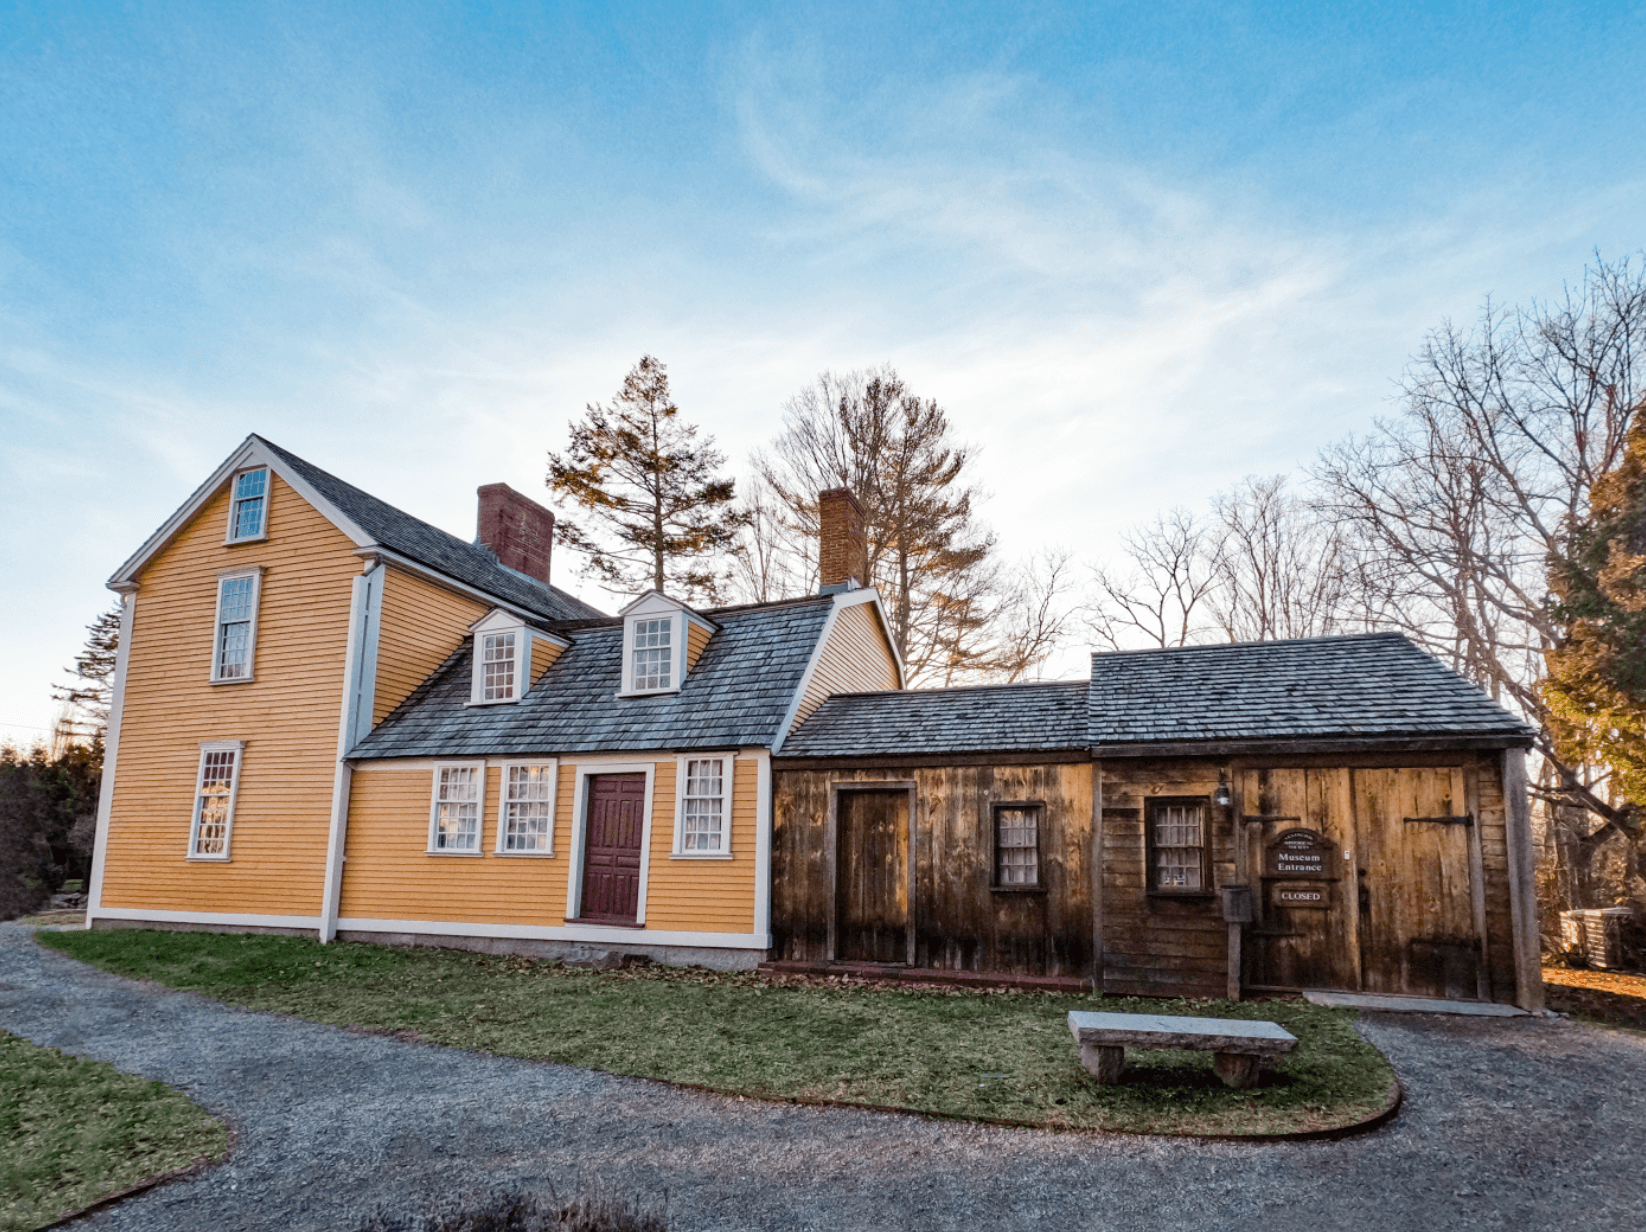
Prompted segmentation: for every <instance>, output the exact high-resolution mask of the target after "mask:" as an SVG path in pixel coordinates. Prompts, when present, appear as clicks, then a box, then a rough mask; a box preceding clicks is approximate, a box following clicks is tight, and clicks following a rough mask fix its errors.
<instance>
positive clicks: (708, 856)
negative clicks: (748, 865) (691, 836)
mask: <svg viewBox="0 0 1646 1232" xmlns="http://www.w3.org/2000/svg"><path fill="white" fill-rule="evenodd" d="M736 858H737V856H736V855H735V854H734V853H732V852H730V851H671V852H670V853H669V859H671V860H735V859H736Z"/></svg>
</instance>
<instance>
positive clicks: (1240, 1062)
mask: <svg viewBox="0 0 1646 1232" xmlns="http://www.w3.org/2000/svg"><path fill="white" fill-rule="evenodd" d="M1262 1066H1263V1058H1261V1057H1254V1056H1252V1055H1250V1054H1249V1053H1244V1052H1219V1053H1214V1054H1213V1056H1212V1068H1213V1069H1215V1070H1216V1071H1217V1076H1218V1077H1219V1078H1221V1079H1223V1081H1224V1082H1226V1083H1228V1084H1229V1085H1230V1086H1231V1087H1234V1088H1235V1089H1236V1090H1243V1089H1245V1088H1246V1087H1251V1086H1256V1085H1257V1075H1258V1071H1259V1070H1260V1069H1261V1068H1262Z"/></svg>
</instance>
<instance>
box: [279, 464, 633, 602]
mask: <svg viewBox="0 0 1646 1232" xmlns="http://www.w3.org/2000/svg"><path fill="white" fill-rule="evenodd" d="M257 439H258V440H260V441H262V442H263V444H264V445H266V446H267V447H268V449H269V451H270V452H272V453H274V454H276V455H278V456H279V457H280V458H281V460H283V461H284V462H285V463H286V464H287V465H288V466H290V467H291V468H292V469H293V470H294V471H296V472H297V473H298V474H299V475H301V476H302V477H303V478H304V479H305V480H307V481H308V482H309V483H310V484H311V485H312V486H313V487H314V489H315V491H317V492H319V493H320V495H322V496H324V497H325V498H326V499H327V500H329V501H330V502H331V503H332V504H334V505H336V506H337V508H338V509H339V510H340V511H341V512H342V513H343V515H344V516H345V517H347V518H349V519H350V520H351V521H353V522H354V524H355V525H356V526H358V527H360V529H361V530H363V531H365V532H366V533H367V534H368V535H370V536H371V537H372V538H373V539H375V540H376V541H377V542H378V543H380V544H382V545H383V546H384V547H386V548H388V549H389V550H390V551H393V552H399V553H400V554H401V555H402V556H408V557H410V558H411V559H412V560H415V561H417V562H418V563H419V564H422V565H427V566H428V567H429V568H431V569H436V570H438V571H439V572H441V573H444V574H445V575H446V576H448V577H452V578H456V579H457V580H458V581H460V582H467V583H468V584H469V585H470V586H474V587H478V588H479V589H480V590H483V591H485V592H486V593H487V594H489V595H495V596H496V597H497V598H499V599H502V600H505V601H507V602H509V603H515V604H518V605H519V606H521V607H523V608H525V609H526V610H527V611H529V612H535V613H537V614H538V615H539V616H543V617H546V618H547V619H549V620H586V619H590V618H595V617H603V616H605V615H606V613H605V612H602V611H601V610H600V609H599V608H594V607H590V606H589V605H588V604H587V603H584V602H583V601H582V600H581V599H578V598H575V597H574V596H572V595H569V594H567V593H566V592H565V591H563V590H561V589H560V588H559V587H558V586H550V585H548V584H547V583H544V582H539V581H538V580H537V579H536V578H533V577H527V576H526V575H525V574H524V573H520V572H517V571H516V570H514V569H509V568H506V567H505V566H503V565H501V564H499V563H498V560H497V557H496V556H495V555H493V553H492V551H491V550H490V549H489V548H486V547H482V546H481V545H480V544H478V543H465V542H464V541H463V540H461V539H459V538H458V537H457V536H456V535H451V534H447V533H446V532H445V531H443V530H441V529H440V528H439V527H437V526H430V525H429V524H428V523H427V522H425V521H423V520H422V519H420V518H414V517H412V515H411V514H409V513H403V512H401V511H400V510H399V509H396V508H395V507H394V506H393V505H390V504H387V503H386V502H384V501H380V500H378V499H377V497H375V496H373V495H371V493H369V492H362V491H361V490H360V489H359V488H357V487H355V486H354V485H353V484H351V483H344V482H343V481H342V480H341V479H339V478H337V476H335V475H332V474H328V473H327V472H326V471H323V470H321V469H320V468H319V467H318V466H315V465H314V464H313V463H310V462H305V461H304V460H303V459H302V458H299V457H298V456H297V455H296V454H293V453H289V452H287V451H286V450H284V449H282V448H280V446H278V445H276V444H275V443H274V442H273V441H270V440H267V439H265V438H263V437H258V438H257Z"/></svg>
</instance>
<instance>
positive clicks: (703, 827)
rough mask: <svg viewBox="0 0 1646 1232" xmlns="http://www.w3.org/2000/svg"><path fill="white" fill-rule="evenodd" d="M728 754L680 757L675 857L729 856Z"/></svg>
mask: <svg viewBox="0 0 1646 1232" xmlns="http://www.w3.org/2000/svg"><path fill="white" fill-rule="evenodd" d="M735 764H736V762H735V759H734V758H733V757H731V756H730V755H728V754H717V755H715V756H713V757H682V758H681V759H680V763H679V765H680V771H679V777H678V780H677V782H678V786H677V789H676V790H677V792H678V799H679V802H680V803H679V805H678V807H677V809H676V820H675V834H674V854H675V855H676V856H693V857H714V858H719V859H728V858H730V856H731V846H732V843H731V805H732V768H733V766H734V765H735Z"/></svg>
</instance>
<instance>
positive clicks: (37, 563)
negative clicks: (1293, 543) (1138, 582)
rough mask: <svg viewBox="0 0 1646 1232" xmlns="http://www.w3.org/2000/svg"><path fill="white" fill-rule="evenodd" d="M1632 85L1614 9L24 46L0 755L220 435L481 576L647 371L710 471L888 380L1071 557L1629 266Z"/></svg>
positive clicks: (613, 28) (690, 18)
mask: <svg viewBox="0 0 1646 1232" xmlns="http://www.w3.org/2000/svg"><path fill="white" fill-rule="evenodd" d="M1643 63H1646V8H1643V7H1642V6H1641V5H1638V4H1635V5H1629V4H1613V5H1583V4H1563V5H1542V6H1532V5H1504V4H1462V5H1447V6H1440V5H1434V6H1420V5H1411V6H1404V7H1401V6H1392V5H1378V6H1371V5H1367V6H1347V5H1339V6H1323V5H1319V4H1299V5H1290V6H1288V5H1276V4H1266V5H1245V4H1222V5H1204V6H1199V5H1183V6H1146V5H1139V4H1115V5H1103V4H1086V5H1079V6H1066V5H1058V4H1034V3H1014V4H1009V5H959V4H950V5H924V6H899V5H895V4H886V3H881V4H872V5H868V4H865V5H849V6H847V5H843V6H835V5H806V4H788V5H770V6H755V5H735V4H728V5H696V6H692V5H686V4H680V3H675V4H657V5H638V4H634V5H622V6H614V7H605V6H597V5H583V6H579V5H553V6H547V5H545V6H534V5H529V4H512V5H507V6H496V7H493V6H487V5H482V4H465V5H455V4H453V5H432V4H424V5H419V4H406V3H403V4H397V5H392V6H391V5H378V6H364V5H361V6H345V5H281V4H269V5H257V6H252V5H246V6H238V5H237V6H229V5H222V4H211V5H189V4H186V3H169V4H165V5H158V4H156V5H141V4H124V5H91V4H78V5H77V4H72V3H52V4H38V5H36V4H20V5H9V6H7V7H5V8H4V9H3V10H0V120H3V122H0V570H3V574H0V576H3V577H4V579H5V583H6V585H5V593H6V595H7V598H8V601H7V602H5V603H4V604H0V647H3V648H4V650H5V653H4V655H3V656H0V737H3V736H5V735H7V734H12V735H15V736H22V737H27V736H29V735H31V734H32V733H31V732H30V730H29V727H30V726H31V725H44V724H45V723H47V722H49V719H50V714H51V705H50V702H49V697H48V689H49V685H50V683H51V682H52V681H53V680H54V679H56V678H57V677H58V675H59V668H60V667H62V666H63V665H64V664H66V663H67V662H68V661H69V660H70V659H71V658H72V656H73V654H74V651H75V649H76V648H77V646H78V644H79V642H80V640H81V626H82V625H83V624H84V623H85V622H86V621H88V620H89V619H91V617H92V616H93V615H94V614H95V613H96V612H97V611H98V610H99V609H100V608H101V607H102V606H103V605H104V603H105V601H106V598H107V595H106V592H104V591H103V590H102V582H103V580H104V579H105V578H106V577H107V576H108V575H109V574H110V573H111V572H112V571H113V570H114V568H115V567H116V566H117V565H118V564H119V563H120V561H121V560H122V559H123V558H124V557H125V556H126V555H127V554H128V553H129V552H130V551H131V550H132V549H133V548H135V547H136V545H137V544H139V543H140V542H141V541H142V540H143V539H144V538H145V537H146V536H147V535H148V534H149V532H150V531H152V530H153V528H154V527H155V526H157V525H158V524H159V523H160V522H161V521H163V520H164V518H165V517H166V516H167V514H169V513H170V511H171V510H172V509H173V508H174V507H175V506H176V505H177V504H179V503H180V502H181V501H182V499H183V498H184V497H185V496H186V495H187V494H188V492H189V491H190V490H191V489H192V488H193V487H194V485H195V484H196V483H197V482H198V481H199V480H200V478H202V477H203V476H204V475H205V474H206V473H207V472H208V471H209V470H210V469H211V468H212V467H213V466H214V465H215V464H216V463H217V462H218V461H219V460H220V459H221V458H222V457H223V456H224V455H225V454H227V453H228V452H229V451H230V450H231V449H232V448H233V447H234V445H235V444H236V443H237V442H238V441H240V440H241V439H242V438H243V437H244V436H245V435H246V434H247V433H248V432H251V431H257V432H260V433H262V434H263V435H265V436H268V437H270V438H271V439H273V440H275V441H277V442H278V443H280V444H282V445H284V446H286V447H287V448H289V449H292V450H294V451H296V452H298V453H300V454H303V455H304V456H306V457H308V458H310V459H311V460H313V461H314V462H316V463H318V464H319V465H322V466H324V467H326V468H328V469H330V470H333V471H335V472H336V473H338V474H340V475H341V476H343V477H344V478H347V479H349V480H351V481H353V482H355V483H358V484H360V485H362V486H364V487H366V488H367V489H369V490H371V491H373V492H374V493H376V494H378V495H380V496H382V497H384V498H385V499H387V500H390V501H393V502H395V503H397V504H399V505H401V506H402V507H403V508H406V509H408V510H410V511H412V512H414V513H417V514H419V515H420V516H423V517H426V518H428V519H429V520H431V521H434V522H436V523H437V524H439V525H442V526H445V527H447V528H448V529H450V530H452V531H454V532H456V533H459V534H464V535H471V534H472V533H473V525H474V489H475V487H476V486H477V485H479V484H481V483H485V482H491V481H495V480H504V481H507V482H509V483H511V484H513V485H515V486H516V487H518V488H520V489H521V490H523V491H525V492H527V493H529V494H533V495H539V494H541V493H542V486H541V485H542V472H543V469H544V467H543V454H544V451H545V450H547V449H549V448H558V447H560V446H561V445H562V444H563V441H564V435H565V425H566V421H567V420H568V419H570V418H572V417H574V416H575V415H576V414H578V413H579V411H580V410H581V408H582V406H583V405H584V404H585V403H586V402H588V401H591V400H599V399H604V398H606V397H608V396H609V395H610V394H611V393H612V391H613V390H614V389H615V388H616V387H617V385H618V384H619V383H620V381H621V379H622V376H623V374H624V372H625V371H626V370H627V368H628V367H629V365H630V364H632V363H633V362H634V360H635V359H636V358H638V357H639V355H640V354H642V353H643V352H647V351H649V352H652V353H654V354H656V355H658V356H659V357H660V358H662V359H663V360H664V361H665V362H666V363H667V364H668V365H669V368H670V373H671V376H672V378H673V381H674V385H675V391H676V395H677V401H678V402H679V403H680V405H681V406H682V408H683V409H684V410H685V412H686V413H687V414H688V415H689V416H690V417H692V418H693V419H695V420H696V421H697V422H699V423H701V424H702V425H704V427H705V428H706V429H708V430H709V431H711V432H713V433H714V434H715V435H716V436H717V437H718V438H719V441H720V443H721V445H722V446H723V447H724V448H725V449H726V450H727V452H728V453H729V454H731V456H732V458H733V460H734V462H735V464H736V465H737V468H738V469H739V470H741V469H742V468H743V462H744V459H745V458H746V455H747V453H748V451H749V450H750V449H751V448H752V447H754V446H756V445H759V444H761V443H762V442H764V441H765V440H767V439H769V437H770V436H771V435H772V433H773V432H774V430H775V428H776V425H777V416H778V408H779V407H780V406H781V404H782V402H783V400H784V399H785V398H786V397H787V396H789V395H790V394H791V393H793V392H794V391H795V390H796V389H798V388H799V387H800V386H801V385H802V384H804V383H805V382H806V381H807V380H808V379H809V378H810V377H811V376H812V375H814V374H815V373H816V372H818V371H819V370H821V369H824V368H837V369H839V368H851V367H857V366H862V365H866V364H871V363H878V362H883V361H888V360H889V361H890V362H892V363H894V364H896V365H897V366H898V367H899V368H900V369H901V370H902V371H903V373H904V374H905V376H906V377H908V378H909V379H910V381H911V382H912V383H913V384H914V385H915V386H916V387H917V388H919V389H920V390H921V391H922V392H923V393H925V394H927V395H929V396H932V397H936V398H937V399H939V400H940V401H941V402H942V403H943V404H944V405H945V406H946V407H948V408H949V410H950V412H951V414H952V416H953V418H954V420H955V421H956V423H957V425H958V427H959V428H960V430H961V432H962V433H963V434H964V435H965V436H966V437H967V438H969V439H971V440H973V441H975V442H977V443H978V444H979V445H980V447H981V455H980V457H981V461H980V474H981V477H982V479H983V481H984V482H985V484H986V485H987V487H988V488H989V489H990V490H991V492H992V493H993V496H992V498H991V500H990V501H989V503H988V505H987V506H986V509H985V513H986V516H987V517H988V518H989V520H990V521H991V522H992V523H993V524H994V525H995V526H996V528H997V529H998V530H999V532H1000V534H1001V537H1002V541H1003V543H1004V545H1005V547H1006V548H1007V550H1008V551H1009V552H1011V553H1013V554H1026V553H1028V552H1030V551H1032V550H1034V549H1035V548H1037V547H1039V546H1041V545H1042V544H1047V543H1059V544H1063V545H1065V546H1068V547H1070V548H1073V549H1075V550H1076V551H1077V552H1079V553H1080V554H1081V555H1082V556H1083V557H1085V558H1087V559H1096V558H1100V557H1101V556H1103V554H1104V553H1105V551H1106V550H1107V549H1108V546H1109V545H1110V544H1111V543H1112V541H1113V538H1114V535H1115V533H1116V531H1117V530H1118V529H1119V528H1120V527H1122V526H1124V525H1125V524H1126V523H1128V522H1129V521H1132V520H1134V519H1136V518H1139V517H1141V516H1144V515H1146V514H1148V513H1151V512H1152V511H1153V510H1155V509H1157V508H1161V507H1164V506H1168V505H1171V504H1174V503H1188V504H1193V503H1197V502H1198V501H1200V500H1201V499H1202V498H1203V497H1204V495H1205V494H1206V493H1207V492H1209V491H1211V490H1213V489H1216V488H1218V487H1220V486H1223V485H1225V484H1227V483H1230V482H1232V481H1234V480H1237V479H1238V478H1240V477H1241V476H1242V475H1245V474H1249V473H1275V472H1287V471H1292V470H1294V469H1295V468H1296V467H1298V466H1299V465H1301V464H1304V463H1306V462H1307V461H1308V460H1309V459H1310V458H1311V457H1312V456H1313V454H1314V452H1315V450H1316V449H1317V448H1318V447H1319V446H1320V445H1322V444H1324V443H1326V442H1328V441H1331V440H1334V439H1336V438H1338V437H1340V436H1342V435H1343V434H1345V433H1347V432H1350V431H1354V430H1358V429H1360V428H1362V427H1364V426H1365V425H1366V424H1368V423H1369V422H1370V420H1371V418H1372V417H1373V416H1375V415H1379V414H1387V413H1388V412H1389V411H1390V409H1391V404H1390V397H1391V393H1392V388H1393V382H1394V380H1395V379H1396V378H1397V377H1398V376H1399V374H1400V371H1401V368H1402V367H1403V365H1404V363H1405V361H1406V358H1407V356H1409V355H1410V354H1411V353H1412V352H1413V351H1415V350H1416V349H1417V348H1418V347H1419V346H1420V345H1421V341H1422V336H1423V333H1424V331H1425V330H1427V329H1429V328H1431V327H1432V326H1434V325H1436V324H1438V323H1439V322H1440V321H1441V320H1442V319H1444V318H1446V317H1448V316H1450V317H1457V318H1468V317H1470V316H1472V315H1473V314H1474V313H1475V311H1476V310H1477V308H1478V306H1479V304H1480V302H1481V300H1482V299H1483V297H1484V296H1486V295H1488V294H1490V295H1492V296H1494V297H1495V298H1497V299H1500V300H1503V301H1505V302H1510V303H1514V302H1527V301H1530V300H1533V299H1538V298H1543V297H1546V296H1549V295H1552V294H1556V293H1558V292H1559V290H1560V288H1561V285H1562V283H1563V282H1564V281H1569V280H1575V279H1576V278H1578V277H1579V276H1580V274H1581V271H1582V268H1583V265H1584V263H1585V261H1586V260H1589V259H1591V256H1592V254H1593V252H1594V251H1595V250H1596V249H1598V250H1600V251H1601V252H1602V253H1603V254H1605V255H1606V256H1609V257H1615V256H1621V255H1624V254H1627V253H1630V252H1636V251H1639V250H1640V249H1641V248H1642V247H1643V246H1646V157H1643V154H1646V150H1643V145H1646V142H1643V139H1642V136H1641V121H1640V117H1641V116H1642V115H1643V114H1646V84H1643V82H1646V75H1643V74H1642V73H1641V71H1640V66H1641V65H1642V64H1643ZM568 565H569V562H566V561H562V562H561V563H560V568H559V569H558V571H557V580H563V581H567V582H570V581H573V580H574V579H573V578H572V576H571V573H570V569H569V568H568V567H567V566H568Z"/></svg>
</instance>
